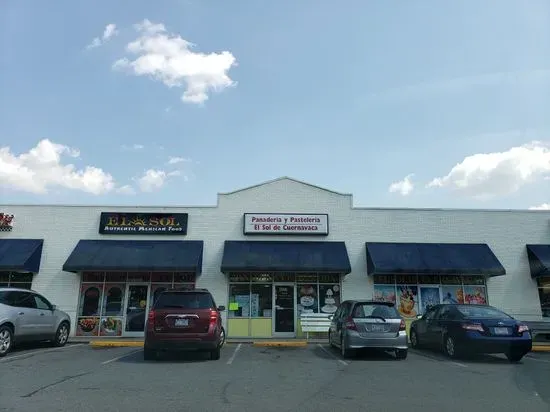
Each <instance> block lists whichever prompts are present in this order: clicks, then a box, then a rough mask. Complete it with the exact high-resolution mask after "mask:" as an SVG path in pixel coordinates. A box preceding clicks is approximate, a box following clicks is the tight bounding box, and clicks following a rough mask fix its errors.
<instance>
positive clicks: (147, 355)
mask: <svg viewBox="0 0 550 412" xmlns="http://www.w3.org/2000/svg"><path fill="white" fill-rule="evenodd" d="M156 358H157V353H156V352H155V351H154V350H152V349H148V348H143V360H146V361H151V360H155V359H156Z"/></svg>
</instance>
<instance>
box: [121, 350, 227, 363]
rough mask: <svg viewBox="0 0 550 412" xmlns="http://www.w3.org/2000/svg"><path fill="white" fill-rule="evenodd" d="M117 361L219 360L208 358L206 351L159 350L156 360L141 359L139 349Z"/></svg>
mask: <svg viewBox="0 0 550 412" xmlns="http://www.w3.org/2000/svg"><path fill="white" fill-rule="evenodd" d="M117 362H119V363H166V362H177V363H198V362H219V361H213V360H211V359H210V353H208V352H192V351H189V352H160V353H159V355H158V356H157V359H156V360H152V361H146V360H144V359H143V351H142V350H140V351H138V352H136V353H134V354H132V355H130V356H126V357H123V358H121V359H119V360H118V361H117Z"/></svg>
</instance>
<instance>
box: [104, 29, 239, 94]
mask: <svg viewBox="0 0 550 412" xmlns="http://www.w3.org/2000/svg"><path fill="white" fill-rule="evenodd" d="M134 27H135V29H136V30H137V31H138V32H139V33H140V36H139V37H138V38H137V39H136V40H134V41H132V42H130V43H129V44H128V45H127V46H126V50H127V51H128V53H130V54H132V55H137V58H136V59H135V60H131V59H129V58H127V57H124V58H122V59H119V60H117V61H116V62H115V63H114V64H113V68H114V69H121V70H126V71H128V72H129V73H132V74H134V75H136V76H151V77H152V78H154V79H156V80H158V81H161V82H163V83H164V84H165V85H166V86H168V87H170V88H172V87H179V88H184V89H185V91H184V93H183V95H182V100H183V101H184V102H186V103H195V104H202V103H204V102H205V101H206V100H208V98H209V92H212V91H214V92H221V91H222V90H224V89H226V88H228V87H232V86H235V85H236V82H234V81H233V80H232V79H231V78H230V77H229V75H228V72H229V70H230V69H231V67H233V66H234V65H236V59H235V57H234V56H233V54H231V53H230V52H229V51H222V52H220V53H215V52H213V53H208V54H206V53H201V52H194V51H193V50H192V49H193V48H194V46H195V45H194V44H193V43H190V42H188V41H187V40H184V39H182V38H181V37H180V36H179V35H174V34H170V33H168V32H167V31H166V28H165V27H164V25H163V24H154V23H151V22H150V21H149V20H147V19H145V20H144V21H143V22H141V23H139V24H136V25H135V26H134Z"/></svg>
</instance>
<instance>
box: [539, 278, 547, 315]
mask: <svg viewBox="0 0 550 412" xmlns="http://www.w3.org/2000/svg"><path fill="white" fill-rule="evenodd" d="M537 284H538V287H539V298H540V308H541V311H542V316H543V317H545V318H550V276H543V277H540V278H538V279H537Z"/></svg>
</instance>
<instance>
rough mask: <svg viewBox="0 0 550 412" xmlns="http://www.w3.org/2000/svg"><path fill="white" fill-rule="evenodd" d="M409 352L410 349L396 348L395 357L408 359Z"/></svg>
mask: <svg viewBox="0 0 550 412" xmlns="http://www.w3.org/2000/svg"><path fill="white" fill-rule="evenodd" d="M408 352H409V351H408V350H407V349H396V350H395V357H396V358H397V359H399V360H402V359H407V355H408Z"/></svg>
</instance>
